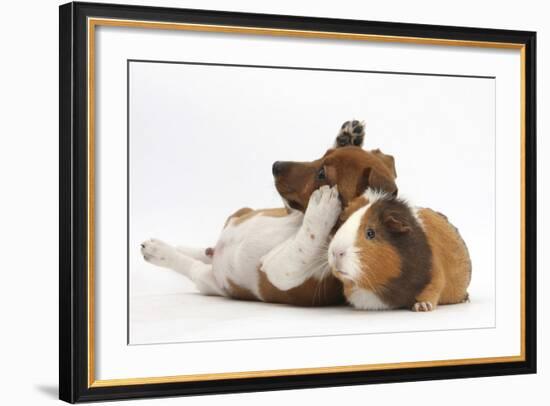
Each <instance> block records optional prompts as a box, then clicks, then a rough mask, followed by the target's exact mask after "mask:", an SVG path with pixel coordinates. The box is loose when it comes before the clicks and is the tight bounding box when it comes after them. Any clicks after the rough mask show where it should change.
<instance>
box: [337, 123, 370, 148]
mask: <svg viewBox="0 0 550 406" xmlns="http://www.w3.org/2000/svg"><path fill="white" fill-rule="evenodd" d="M364 140H365V123H364V122H363V121H359V120H350V121H346V122H345V123H344V124H342V126H341V127H340V131H339V132H338V135H337V136H336V140H335V141H334V148H341V147H347V146H355V147H362V146H363V141H364Z"/></svg>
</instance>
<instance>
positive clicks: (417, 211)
mask: <svg viewBox="0 0 550 406" xmlns="http://www.w3.org/2000/svg"><path fill="white" fill-rule="evenodd" d="M411 211H412V214H413V216H414V218H415V219H416V221H417V222H418V224H420V227H422V229H424V222H423V221H422V217H420V212H421V211H422V207H418V206H416V207H412V208H411Z"/></svg>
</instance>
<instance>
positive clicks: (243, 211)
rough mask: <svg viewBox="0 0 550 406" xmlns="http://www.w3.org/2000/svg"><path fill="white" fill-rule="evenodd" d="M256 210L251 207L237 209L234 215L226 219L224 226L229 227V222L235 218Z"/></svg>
mask: <svg viewBox="0 0 550 406" xmlns="http://www.w3.org/2000/svg"><path fill="white" fill-rule="evenodd" d="M253 211H254V210H252V209H251V208H250V207H243V208H241V209H239V210H237V211H236V212H235V213H233V214H232V215H230V216H229V217H228V218H227V220H225V224H224V225H223V228H225V227H227V225H228V224H229V222H230V221H231V220H233V219H237V218H239V217H242V216H244V215H246V214H248V213H250V212H253Z"/></svg>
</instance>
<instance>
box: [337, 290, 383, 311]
mask: <svg viewBox="0 0 550 406" xmlns="http://www.w3.org/2000/svg"><path fill="white" fill-rule="evenodd" d="M347 299H348V302H349V303H350V304H351V305H353V307H355V308H357V309H362V310H387V309H390V307H389V306H388V305H387V304H386V303H384V302H383V301H382V300H380V298H379V297H378V296H377V295H376V294H375V293H373V292H372V291H370V290H367V289H361V288H354V289H353V291H352V293H351V294H350V295H348V297H347Z"/></svg>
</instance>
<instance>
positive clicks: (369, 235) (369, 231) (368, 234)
mask: <svg viewBox="0 0 550 406" xmlns="http://www.w3.org/2000/svg"><path fill="white" fill-rule="evenodd" d="M375 235H376V233H375V232H374V230H373V229H372V228H367V231H365V236H366V237H367V240H372V239H373V238H374V236H375Z"/></svg>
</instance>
